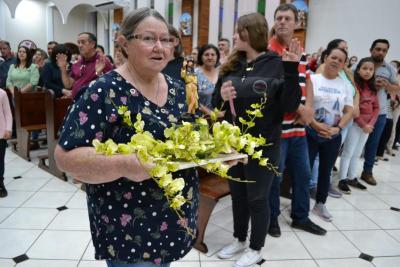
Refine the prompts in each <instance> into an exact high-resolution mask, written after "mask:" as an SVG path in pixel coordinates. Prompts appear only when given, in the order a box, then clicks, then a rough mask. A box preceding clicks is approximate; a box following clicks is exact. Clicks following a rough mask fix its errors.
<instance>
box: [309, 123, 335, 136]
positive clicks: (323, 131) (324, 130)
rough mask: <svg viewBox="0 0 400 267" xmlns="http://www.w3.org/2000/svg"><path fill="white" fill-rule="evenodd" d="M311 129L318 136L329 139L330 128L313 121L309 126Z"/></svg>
mask: <svg viewBox="0 0 400 267" xmlns="http://www.w3.org/2000/svg"><path fill="white" fill-rule="evenodd" d="M311 127H313V128H314V130H316V131H317V133H318V135H320V136H322V137H325V138H330V136H331V132H330V129H329V128H330V127H329V126H328V125H327V124H325V123H322V122H317V121H313V122H312V124H311Z"/></svg>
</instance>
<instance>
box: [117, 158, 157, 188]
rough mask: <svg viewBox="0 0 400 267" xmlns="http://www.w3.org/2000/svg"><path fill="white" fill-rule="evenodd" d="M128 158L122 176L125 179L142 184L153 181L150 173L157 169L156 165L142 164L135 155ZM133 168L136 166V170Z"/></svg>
mask: <svg viewBox="0 0 400 267" xmlns="http://www.w3.org/2000/svg"><path fill="white" fill-rule="evenodd" d="M126 157H129V158H128V162H127V165H126V169H125V170H124V173H123V175H122V176H123V177H125V178H127V179H129V180H131V181H133V182H142V181H145V180H148V179H151V175H150V171H151V170H152V169H153V168H154V167H155V165H154V164H150V163H142V162H140V160H139V159H138V157H137V156H136V155H135V154H132V155H127V156H126ZM133 166H135V168H133ZM138 166H140V167H138Z"/></svg>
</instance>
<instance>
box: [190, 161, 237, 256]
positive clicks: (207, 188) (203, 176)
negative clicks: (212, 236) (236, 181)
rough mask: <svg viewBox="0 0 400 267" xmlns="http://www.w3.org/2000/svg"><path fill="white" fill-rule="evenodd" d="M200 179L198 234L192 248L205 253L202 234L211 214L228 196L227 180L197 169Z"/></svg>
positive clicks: (205, 247) (205, 246)
mask: <svg viewBox="0 0 400 267" xmlns="http://www.w3.org/2000/svg"><path fill="white" fill-rule="evenodd" d="M197 170H198V173H199V178H200V203H199V220H198V233H197V239H196V243H195V244H194V248H196V249H197V250H199V251H200V252H203V253H207V252H208V248H207V245H206V244H205V243H204V234H205V231H206V228H207V224H208V221H209V219H210V216H211V213H212V211H213V209H214V207H215V205H216V204H217V202H218V201H219V199H221V198H222V197H225V196H227V195H229V194H230V189H229V184H228V180H227V179H224V178H221V177H219V176H218V175H215V174H212V173H207V172H206V171H205V170H204V169H202V168H197Z"/></svg>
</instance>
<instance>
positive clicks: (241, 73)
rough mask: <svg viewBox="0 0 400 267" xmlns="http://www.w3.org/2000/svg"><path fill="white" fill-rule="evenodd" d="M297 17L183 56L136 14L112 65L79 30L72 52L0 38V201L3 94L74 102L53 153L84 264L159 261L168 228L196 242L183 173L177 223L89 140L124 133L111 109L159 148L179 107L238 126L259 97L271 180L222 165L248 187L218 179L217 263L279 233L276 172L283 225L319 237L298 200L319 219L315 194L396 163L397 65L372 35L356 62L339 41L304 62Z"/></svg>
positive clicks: (249, 26)
mask: <svg viewBox="0 0 400 267" xmlns="http://www.w3.org/2000/svg"><path fill="white" fill-rule="evenodd" d="M298 19H299V18H298V12H297V9H296V7H294V6H293V5H291V4H282V5H280V6H279V7H278V8H277V9H276V10H275V13H274V25H273V26H272V27H269V26H268V24H267V21H266V19H265V17H264V16H262V15H261V14H258V13H251V14H247V15H243V16H241V17H239V18H238V20H237V23H236V25H235V31H234V35H233V47H232V49H231V44H230V41H229V39H226V38H221V39H220V40H219V42H218V44H217V46H216V45H214V44H206V45H204V46H202V47H196V48H194V49H193V51H192V53H191V54H190V55H184V54H183V49H182V42H181V39H180V36H179V32H178V31H177V30H176V29H175V28H174V27H172V26H171V25H169V24H168V23H167V22H166V21H165V19H164V18H163V17H162V16H161V15H160V14H159V13H158V12H157V11H154V10H152V9H149V8H140V9H137V10H135V11H133V12H131V13H129V14H128V15H127V16H126V17H125V19H124V21H123V23H122V26H121V29H120V34H119V36H118V38H117V40H116V44H115V54H114V57H110V56H107V55H105V54H104V48H103V47H102V46H100V45H98V44H97V39H96V36H95V35H94V34H92V33H89V32H83V33H81V34H79V35H78V39H77V45H76V46H77V48H78V49H72V48H71V47H73V44H71V43H66V44H58V43H57V42H54V41H52V42H49V43H48V47H47V53H46V52H45V51H44V50H42V49H39V48H32V47H26V46H24V45H21V46H19V47H18V48H17V53H16V54H14V53H13V52H12V51H11V47H10V44H9V43H8V42H7V41H0V51H1V63H0V88H2V89H3V90H0V179H1V180H0V197H6V196H7V190H6V188H5V186H4V183H3V180H4V178H3V175H4V155H5V151H6V146H7V142H6V140H7V139H9V138H11V137H12V135H13V127H12V124H13V123H12V112H11V109H12V107H13V104H14V103H13V99H12V95H13V94H14V92H15V90H20V91H21V92H22V93H24V92H30V91H35V90H37V88H43V89H44V90H48V89H51V90H53V91H54V93H55V95H56V97H70V98H73V99H74V102H73V108H72V109H71V111H70V113H69V114H68V115H67V116H66V118H65V121H64V125H63V126H62V128H61V134H60V139H59V143H58V146H57V148H56V150H55V158H56V160H57V163H58V166H59V168H60V169H61V170H62V171H65V172H67V173H69V174H70V175H71V176H72V177H74V178H75V179H77V180H79V181H82V182H84V183H85V184H86V193H87V199H88V210H89V220H90V227H91V233H92V240H93V244H94V247H95V257H96V259H104V260H106V261H107V264H108V266H110V267H111V266H115V267H118V266H131V267H133V266H135V267H138V266H153V265H154V266H169V265H170V263H171V262H173V261H176V260H178V259H180V258H182V257H183V256H184V255H185V254H186V253H187V252H188V251H190V249H191V247H192V245H193V240H194V238H195V236H193V235H191V234H189V233H188V232H187V231H183V230H182V227H181V226H185V227H186V228H187V229H191V230H192V231H193V233H196V229H197V214H198V211H197V210H198V205H199V180H198V176H197V172H196V171H195V170H194V169H188V170H183V171H179V172H177V173H175V175H176V176H177V177H182V178H183V179H184V180H185V187H184V192H183V193H184V194H189V195H190V196H191V199H190V202H187V203H185V204H184V205H183V206H182V210H183V214H184V217H183V218H178V217H177V216H176V214H175V213H174V212H173V211H172V210H171V209H169V208H166V207H165V204H166V199H165V198H163V197H162V196H163V194H162V192H161V189H160V188H158V186H157V185H156V184H155V183H154V182H153V181H152V180H151V179H150V178H151V177H150V175H149V166H146V165H143V164H142V163H141V162H140V161H139V160H138V158H137V157H136V155H134V154H133V155H129V156H113V157H108V156H104V155H99V154H97V153H96V152H95V149H94V148H93V147H92V146H91V143H90V140H93V139H95V138H97V139H99V140H101V141H105V140H107V139H112V140H114V141H115V142H117V143H126V142H129V140H130V136H131V135H133V134H134V130H133V129H132V128H129V127H127V126H126V125H125V124H124V123H123V120H122V119H121V118H120V117H119V114H118V110H117V109H116V108H115V107H116V106H120V105H126V106H127V107H128V109H129V110H130V112H131V116H132V117H133V118H134V117H136V114H138V113H140V114H141V115H142V120H143V121H144V122H145V126H144V129H145V130H147V131H149V132H151V133H152V134H153V135H154V137H155V138H159V139H163V138H164V137H163V133H164V129H166V128H167V127H170V126H171V125H172V124H173V123H176V122H179V121H180V120H182V118H184V116H183V114H186V113H187V112H188V111H189V113H195V114H196V115H205V116H207V115H209V114H210V113H211V111H212V110H213V109H214V108H221V107H222V115H221V119H224V120H227V121H229V122H231V123H234V124H236V125H240V123H241V122H240V120H239V118H240V117H244V116H245V115H246V110H248V109H249V108H250V106H251V104H254V103H259V102H260V101H261V99H262V98H263V97H264V96H265V95H267V96H268V99H267V102H266V106H265V109H264V110H262V113H263V117H262V118H256V119H255V120H254V123H255V127H253V128H251V130H250V132H251V134H253V135H255V136H262V137H264V138H266V139H267V140H268V142H270V143H271V144H272V145H270V146H265V147H263V149H262V153H263V157H267V158H269V162H270V163H272V164H274V165H275V166H277V167H278V169H279V174H277V173H276V172H274V171H273V170H270V169H268V168H266V167H262V166H259V165H258V163H257V161H256V160H253V159H249V160H248V162H247V163H243V162H231V165H232V167H231V168H230V170H229V174H230V175H231V176H233V177H237V178H240V179H242V180H247V181H253V182H252V183H239V182H235V181H229V187H230V192H231V197H232V211H233V229H234V232H233V242H232V243H230V244H227V245H226V246H224V247H223V248H222V249H221V250H220V251H219V252H218V257H219V258H221V259H228V258H232V257H234V256H236V255H238V254H240V257H239V258H238V259H237V260H236V261H235V263H234V266H236V267H245V266H253V265H254V264H256V263H257V262H259V261H260V260H261V249H262V247H264V245H265V239H266V237H267V235H270V236H272V237H275V238H278V237H279V236H281V230H280V225H279V223H278V217H279V215H280V185H281V183H282V179H283V178H282V177H283V175H282V174H283V173H284V172H285V170H286V171H287V173H288V175H287V177H285V178H286V179H291V184H292V201H291V218H292V224H291V226H292V227H293V228H297V229H301V230H304V231H307V232H309V233H312V234H316V235H326V234H327V231H326V230H325V229H323V228H322V227H320V226H319V225H317V224H316V223H314V222H313V221H311V220H310V218H309V214H310V198H313V199H315V205H314V207H313V208H312V210H311V212H313V213H314V214H316V215H317V216H319V217H320V218H321V219H323V220H325V221H332V220H334V218H333V216H332V215H331V214H330V212H329V210H328V209H327V207H326V202H327V201H329V199H328V196H331V197H341V195H342V194H350V193H351V191H352V190H368V188H367V186H374V185H376V184H377V183H378V182H379V177H377V176H375V175H374V174H373V167H374V164H375V163H376V161H387V160H390V157H393V156H395V155H396V152H395V151H396V150H397V149H398V146H399V142H400V139H399V138H400V126H399V125H400V123H399V120H398V118H399V115H400V85H399V83H400V62H399V61H392V62H391V63H388V62H387V61H386V60H385V57H386V54H387V52H388V50H389V48H390V44H389V41H388V40H386V39H376V40H374V41H373V42H372V45H371V47H370V56H369V57H365V58H361V59H358V58H357V56H351V57H350V56H349V54H348V51H349V49H348V46H347V42H346V41H345V40H342V39H334V40H332V41H331V42H329V43H328V44H327V46H326V48H325V49H321V50H320V51H318V52H317V53H314V54H312V55H309V54H306V53H305V52H304V49H303V48H302V47H301V46H300V42H299V40H297V39H296V38H295V37H294V31H295V27H296V23H297V21H298ZM271 28H272V30H271ZM77 53H78V54H77ZM183 74H184V75H183ZM189 75H192V76H189ZM190 77H194V79H192V78H190ZM188 89H190V90H188ZM193 90H194V91H193ZM6 91H7V92H8V95H9V96H11V98H8V97H7V94H6ZM193 94H194V95H193ZM36 134H38V133H36ZM33 139H36V137H35V135H34V136H33ZM339 155H341V156H340V161H339V162H337V161H338V156H339ZM360 157H363V158H364V165H363V171H362V173H361V174H360V173H357V170H358V165H359V164H360ZM336 162H337V163H336ZM335 163H336V165H338V169H336V167H335ZM335 169H336V171H337V176H338V179H337V182H336V179H334V178H333V174H334V173H335ZM149 207H150V209H149ZM249 222H250V223H251V231H250V236H249V242H246V240H247V238H248V237H247V234H248V229H249Z"/></svg>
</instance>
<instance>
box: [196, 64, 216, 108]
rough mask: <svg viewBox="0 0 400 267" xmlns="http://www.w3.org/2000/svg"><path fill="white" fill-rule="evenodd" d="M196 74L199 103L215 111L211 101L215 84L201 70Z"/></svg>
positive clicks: (197, 70)
mask: <svg viewBox="0 0 400 267" xmlns="http://www.w3.org/2000/svg"><path fill="white" fill-rule="evenodd" d="M195 72H196V74H197V84H198V95H199V103H200V104H202V105H203V106H206V107H207V108H209V109H213V107H212V104H211V100H212V94H213V93H214V89H215V84H213V83H212V82H211V81H210V80H209V79H207V77H206V76H205V75H204V73H203V71H202V70H201V69H200V68H197V69H196V70H195Z"/></svg>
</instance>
